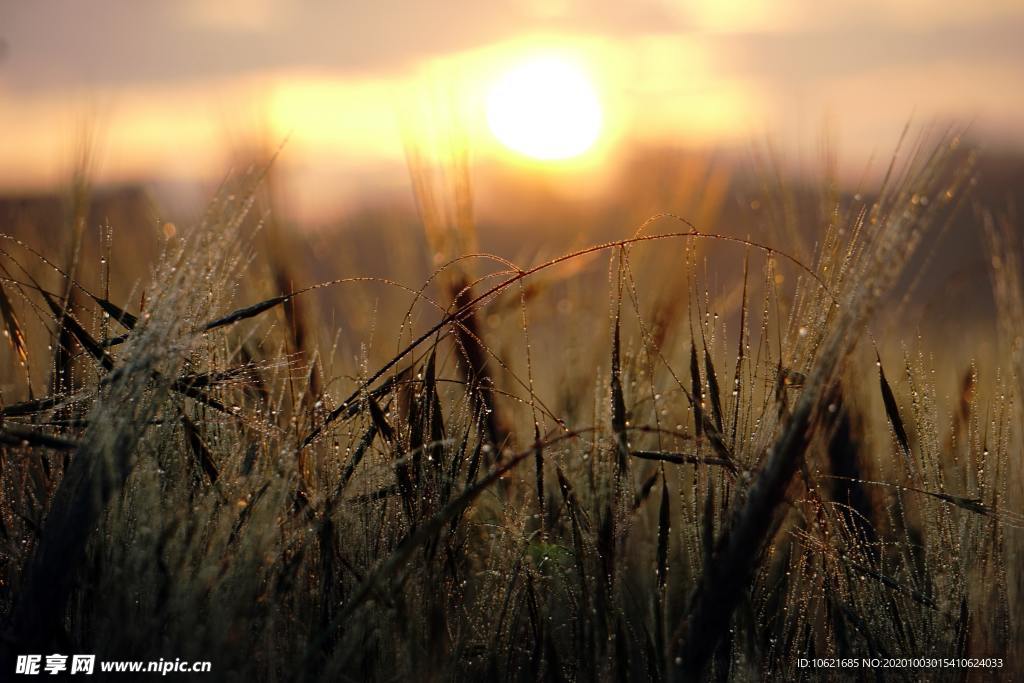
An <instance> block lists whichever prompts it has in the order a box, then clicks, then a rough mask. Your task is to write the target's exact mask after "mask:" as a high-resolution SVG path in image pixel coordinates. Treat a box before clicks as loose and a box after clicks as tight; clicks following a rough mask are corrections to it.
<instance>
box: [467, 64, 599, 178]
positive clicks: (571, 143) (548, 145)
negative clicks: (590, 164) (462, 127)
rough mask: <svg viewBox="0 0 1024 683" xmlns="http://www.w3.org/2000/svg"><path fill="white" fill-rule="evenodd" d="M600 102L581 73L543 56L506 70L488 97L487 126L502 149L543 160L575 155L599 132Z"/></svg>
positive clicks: (590, 144)
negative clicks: (505, 148) (501, 145)
mask: <svg viewBox="0 0 1024 683" xmlns="http://www.w3.org/2000/svg"><path fill="white" fill-rule="evenodd" d="M601 121H602V115H601V104H600V102H599V101H598V98H597V93H596V92H595V91H594V87H593V86H592V85H591V82H590V80H589V79H588V78H587V75H586V74H585V73H584V72H583V70H582V69H580V68H579V67H577V66H576V65H575V64H573V63H571V62H570V61H568V60H565V59H561V58H558V57H542V58H536V59H533V60H530V61H528V62H525V63H523V64H521V65H519V66H517V67H515V68H513V69H512V70H510V71H508V72H507V73H506V74H505V75H504V76H503V77H502V78H501V79H500V80H499V81H498V83H497V84H495V85H494V87H493V88H492V89H491V91H490V95H489V96H488V98H487V123H488V126H489V127H490V129H491V133H493V135H494V137H495V138H497V139H498V141H499V142H501V143H502V144H503V145H504V146H505V147H507V148H509V149H511V150H512V151H514V152H518V153H519V154H523V155H525V156H528V157H531V158H533V159H537V160H541V161H558V160H562V159H571V158H573V157H577V156H579V155H581V154H583V153H584V152H586V151H587V150H588V149H590V148H591V147H592V146H593V144H594V142H595V141H596V140H597V136H598V134H599V133H600V132H601Z"/></svg>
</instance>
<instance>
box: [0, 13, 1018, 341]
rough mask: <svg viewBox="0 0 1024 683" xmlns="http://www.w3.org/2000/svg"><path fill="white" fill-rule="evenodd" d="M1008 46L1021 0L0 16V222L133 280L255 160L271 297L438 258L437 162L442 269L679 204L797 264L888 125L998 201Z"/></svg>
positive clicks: (974, 236)
mask: <svg viewBox="0 0 1024 683" xmlns="http://www.w3.org/2000/svg"><path fill="white" fill-rule="evenodd" d="M1021 35H1024V5H1022V4H1021V3H1020V2H1019V0H988V1H987V2H984V3H971V2H959V1H955V0H953V1H951V0H941V1H939V2H935V1H933V0H927V1H926V0H901V1H899V2H891V1H883V0H860V1H858V2H852V1H849V0H843V1H840V2H829V3H816V2H804V1H800V0H773V1H771V2H769V1H767V0H751V1H749V2H741V1H736V0H720V1H716V2H699V1H693V0H637V1H636V2H629V3H623V2H612V1H606V0H596V1H587V2H583V1H582V0H496V1H494V2H487V3H480V2H470V1H468V0H458V1H446V2H429V3H428V2H409V1H406V2H398V1H395V0H381V1H378V2H372V3H369V2H367V3H330V2H314V1H309V0H307V1H302V2H285V1H284V0H221V1H219V2H205V1H202V0H182V1H181V2H174V3H138V2H116V1H113V0H94V1H93V2H88V3H83V2H71V1H53V0H41V1H39V2H31V3H28V2H12V1H7V2H0V221H2V222H3V226H4V227H3V228H2V230H3V231H6V232H11V233H17V234H21V235H23V236H25V235H27V236H28V237H29V238H30V241H31V242H32V243H33V244H35V245H36V246H38V247H41V248H42V247H45V246H47V244H50V243H52V244H57V243H61V244H63V242H61V241H60V240H57V239H56V238H55V237H54V235H55V234H57V233H56V232H55V231H56V228H55V227H54V226H58V227H59V226H67V225H70V224H73V223H75V222H76V221H77V222H78V223H79V224H80V225H79V227H80V228H81V229H82V230H84V231H86V233H85V234H90V233H89V232H88V231H93V232H96V234H97V235H98V234H99V233H98V231H99V230H100V226H108V227H109V229H110V231H111V232H112V233H113V234H114V243H115V246H114V255H115V256H117V252H118V249H121V250H122V251H123V253H122V254H121V255H120V257H119V258H117V259H115V260H114V262H115V263H116V264H117V266H116V267H120V268H125V269H128V270H131V267H132V266H136V265H137V264H138V263H144V262H146V261H147V259H148V258H149V257H151V256H153V255H155V253H156V251H157V250H158V248H159V239H160V238H161V236H166V235H167V234H172V233H173V232H174V230H175V225H176V224H181V223H182V222H189V221H194V220H196V219H197V218H198V217H199V216H200V215H201V212H202V208H203V207H204V206H205V204H206V203H207V201H208V200H209V198H210V197H211V196H212V194H213V193H214V191H215V189H216V188H217V187H218V186H219V185H220V184H221V183H222V181H223V180H224V179H225V178H226V177H228V176H229V175H230V174H231V173H232V172H235V173H237V172H239V171H240V170H243V169H245V168H247V167H249V166H250V165H252V164H256V165H257V166H258V165H260V164H265V163H266V162H267V160H269V159H270V158H272V157H274V155H275V154H276V155H277V156H276V161H275V162H274V165H273V168H272V171H271V175H270V177H269V180H268V183H267V189H266V191H265V193H264V196H262V197H261V206H260V211H261V212H262V213H260V216H263V217H266V216H269V217H270V218H271V221H270V222H271V223H272V227H273V229H272V230H271V231H270V234H271V237H270V238H269V239H270V244H271V246H272V248H277V249H278V250H279V251H280V250H285V251H288V252H289V255H288V259H289V262H290V263H291V264H292V265H291V266H290V270H289V273H290V274H289V275H288V276H287V278H286V279H287V280H289V281H291V280H294V279H296V278H297V279H299V280H301V282H300V283H295V284H308V283H310V282H313V281H316V280H317V279H329V278H330V277H337V276H339V275H341V274H348V273H351V272H360V273H366V272H369V273H373V274H378V275H387V274H398V275H399V276H400V278H399V279H400V280H401V281H402V282H406V283H409V284H418V283H419V282H422V281H423V280H424V279H425V278H426V277H427V276H428V275H429V273H430V271H431V270H432V267H433V266H432V264H433V263H436V262H437V261H438V260H440V259H442V258H444V257H445V256H447V255H446V254H443V253H441V251H443V250H441V249H439V248H438V247H437V244H436V240H435V241H434V242H433V243H430V244H428V242H431V241H430V236H429V235H426V236H425V235H424V231H423V228H422V225H421V223H422V222H423V220H422V218H423V216H422V213H423V212H422V210H423V206H422V200H423V197H424V196H425V195H424V192H426V193H427V194H429V193H430V192H432V191H433V190H432V189H430V188H431V187H433V188H435V189H436V188H438V187H439V188H440V189H439V190H438V192H439V193H440V194H441V195H442V196H443V197H450V196H451V192H450V190H451V187H452V183H453V181H452V178H451V177H445V176H443V174H442V176H441V177H440V180H439V181H438V180H437V177H435V176H433V175H431V174H432V171H431V169H433V168H435V166H438V165H439V166H440V167H445V166H447V167H451V166H452V160H453V159H454V160H455V166H457V167H458V168H459V169H462V170H460V171H459V173H461V175H459V176H458V177H457V178H456V181H457V183H456V184H458V183H462V184H467V185H471V194H472V211H471V213H472V217H471V220H472V221H473V223H474V225H475V226H476V227H475V230H474V231H473V234H472V239H471V240H470V242H472V244H464V245H461V246H462V248H463V249H466V248H469V247H470V246H472V247H474V248H477V247H478V248H481V249H483V250H487V251H493V252H496V253H499V254H502V255H504V256H507V257H510V258H514V259H516V260H517V262H519V263H521V264H523V265H526V264H528V263H531V262H536V261H537V259H539V258H543V257H545V256H547V257H550V256H552V255H555V254H556V253H559V252H560V251H561V250H564V249H566V248H569V247H571V246H573V245H578V244H583V243H589V242H593V241H595V240H597V239H605V238H611V237H623V236H627V235H629V234H631V233H632V232H633V230H634V229H635V228H636V226H637V225H639V223H640V222H642V221H643V220H644V219H645V218H647V217H649V216H650V215H652V214H655V213H659V212H663V211H673V212H677V213H679V214H681V215H684V216H686V217H687V218H688V219H690V220H691V221H693V222H694V223H695V224H697V225H698V226H700V227H701V229H703V230H719V231H721V232H723V233H728V234H732V235H738V236H741V237H746V236H752V237H757V238H759V239H761V240H762V241H765V242H768V243H771V244H774V245H775V246H779V247H782V248H785V249H788V250H789V251H791V252H792V253H794V255H797V256H804V257H809V255H810V253H812V251H813V245H814V243H815V240H816V237H817V236H818V235H817V232H816V231H817V230H818V229H819V228H820V229H821V230H824V227H825V225H827V222H828V217H827V216H826V217H823V216H819V215H817V214H816V213H815V212H816V211H817V210H818V209H819V208H820V206H821V205H820V204H819V203H815V202H816V201H817V199H816V197H818V195H819V190H820V189H821V188H822V187H823V186H826V185H827V186H829V187H830V188H831V189H833V190H837V191H840V192H842V193H843V194H844V195H849V196H850V197H855V196H858V195H861V194H863V195H864V197H865V199H866V198H868V197H870V192H871V191H872V189H871V188H877V184H878V182H879V180H880V178H881V176H882V175H883V174H884V172H885V170H886V168H887V166H888V164H889V160H890V158H891V156H892V154H893V151H894V149H895V148H896V146H897V143H898V141H899V139H900V136H901V133H902V131H903V130H904V127H905V126H906V125H907V124H908V122H910V123H911V131H912V132H911V134H910V136H909V142H907V143H905V146H904V148H905V149H906V148H908V147H912V146H913V142H914V140H915V139H917V135H918V131H919V130H920V129H925V130H927V131H931V132H936V131H942V130H944V129H945V128H946V127H949V126H957V127H960V128H962V129H964V130H965V131H966V132H965V138H966V140H967V141H968V142H969V143H970V144H971V146H972V147H975V148H977V149H978V150H979V161H978V168H979V177H980V178H981V180H982V182H980V183H979V185H978V189H977V191H976V196H975V199H974V201H980V202H982V203H983V204H986V205H991V206H995V207H996V208H998V209H1002V208H1004V207H1006V206H1010V205H1013V204H1014V203H1015V202H1017V199H1016V198H1017V197H1018V196H1019V194H1020V192H1021V190H1020V187H1021V184H1020V182H1019V179H1020V178H1021V177H1022V175H1021V173H1022V170H1024V165H1022V163H1021V161H1020V159H1021V155H1020V152H1021V150H1022V148H1024V118H1022V117H1021V116H1020V112H1021V111H1022V110H1024V87H1022V86H1024V41H1022V40H1020V36H1021ZM530 65H533V66H532V67H531V66H530ZM524 69H525V71H524ZM531 69H532V71H531ZM563 70H565V71H567V75H566V74H562V71H563ZM560 74H561V75H560ZM563 76H564V78H563ZM517 79H518V80H517ZM524 79H525V82H526V85H525V86H524V85H523V82H524ZM560 79H561V80H560ZM534 85H535V86H536V88H533V86H534ZM531 88H533V89H532V90H531ZM567 93H568V94H567ZM531 117H532V118H531ZM538 117H539V118H538ZM524 121H526V122H527V123H523V122H524ZM530 121H532V123H530ZM551 121H556V122H558V125H560V126H561V128H557V127H556V128H554V129H552V130H542V129H544V128H545V126H548V124H549V123H550V122H551ZM545 135H546V136H548V137H545ZM551 136H554V140H553V141H552V140H550V139H549V138H550V137H551ZM566 141H568V143H569V147H568V148H566V149H562V148H560V147H558V145H559V144H560V143H564V142H566ZM537 145H540V147H539V148H538V146H537ZM544 145H547V147H545V146H544ZM552 145H554V146H552ZM453 149H454V150H456V151H455V153H454V154H453V153H452V150H453ZM439 150H441V152H440V153H439ZM410 159H411V160H412V162H413V163H412V166H413V168H414V170H416V169H418V170H416V172H415V173H413V174H412V176H411V174H410ZM438 159H440V161H439V162H438ZM417 174H419V176H420V177H421V178H422V177H424V176H427V177H429V178H431V180H430V181H429V182H424V183H422V187H420V206H419V209H420V210H419V211H417V200H416V196H417V195H416V192H415V191H414V185H415V183H414V179H415V178H416V177H417ZM86 187H87V188H88V191H87V192H85V191H84V190H83V188H86ZM76 188H78V189H77V190H76ZM424 188H427V189H426V190H424ZM76 192H77V194H76ZM76 197H77V198H76ZM443 197H442V199H443ZM442 203H443V201H442ZM462 208H463V209H465V208H466V207H462ZM801 216H802V217H801ZM976 218H977V213H972V211H971V210H967V211H964V212H961V214H960V215H959V216H958V218H957V222H956V225H955V226H954V228H953V229H951V230H948V231H947V233H946V234H945V236H944V237H943V241H942V243H941V244H940V245H938V246H936V245H929V248H928V249H926V250H924V252H925V254H924V255H923V256H922V257H921V259H922V260H921V268H922V269H923V268H925V267H927V269H928V270H927V271H926V272H925V273H923V274H922V273H912V275H911V278H910V279H911V281H912V282H914V283H917V284H918V286H919V287H920V292H919V293H917V294H916V295H915V298H914V306H915V307H916V309H915V310H916V311H917V314H915V315H908V314H907V313H906V311H905V310H904V309H901V310H900V313H899V315H900V316H901V319H903V318H906V320H910V321H911V323H910V325H911V327H912V326H913V325H917V324H919V323H918V321H919V320H920V319H921V318H922V316H924V315H925V313H927V312H928V311H929V310H931V311H932V312H935V310H936V309H938V316H937V318H936V319H937V320H938V322H937V323H936V324H943V323H942V320H943V316H942V311H943V310H950V311H951V310H957V311H958V314H957V320H951V321H947V322H948V324H949V325H951V326H952V327H951V329H954V330H955V329H957V326H958V325H960V324H961V323H962V321H961V320H960V319H959V318H961V317H962V316H964V315H975V314H977V315H979V316H982V317H987V313H986V311H988V310H989V309H990V308H991V304H990V297H989V296H988V294H987V291H988V279H987V275H986V256H985V253H984V249H983V248H982V240H981V239H980V237H979V230H980V228H978V222H977V220H976ZM677 228H678V226H676V228H672V226H666V229H677ZM794 236H798V237H799V239H798V240H797V241H799V242H801V243H800V244H797V243H794V241H793V239H794ZM477 241H478V244H477V243H476V242H477ZM100 242H101V240H100V239H99V237H95V236H94V237H87V238H86V239H84V241H82V248H83V249H84V250H85V251H84V252H83V253H84V254H85V257H84V262H85V261H88V251H89V249H93V251H96V250H97V249H99V247H98V246H96V245H99V244H100ZM67 244H70V242H68V243H67ZM282 244H283V245H286V246H281V245H282ZM395 244H401V245H405V246H407V247H408V246H410V245H411V247H412V248H410V249H401V250H399V249H395V248H393V245H395ZM90 245H92V246H90ZM57 248H60V249H66V248H68V247H66V246H59V247H57ZM431 250H432V251H433V254H432V256H433V258H426V259H424V258H421V256H420V255H421V254H430V253H431ZM736 256H737V254H735V253H733V254H732V257H729V258H727V259H726V260H725V261H724V262H723V263H724V265H721V266H720V267H721V268H726V269H728V270H729V272H732V271H737V270H738V269H739V267H740V265H739V264H740V259H738V258H734V257H736ZM282 258H283V257H282ZM717 267H718V266H716V268H717ZM715 272H716V273H717V271H715ZM296 273H297V274H298V275H295V274H296ZM127 276H128V277H127V282H133V281H135V280H134V279H133V278H134V277H137V276H139V273H138V272H134V273H132V272H129V273H127ZM275 277H276V278H277V280H279V282H278V284H279V285H280V286H281V288H287V286H288V284H289V282H285V281H281V280H282V279H284V278H285V276H283V275H281V274H280V273H278V274H277V275H276V276H275ZM721 279H722V280H725V279H726V278H725V276H724V275H723V276H722V278H721ZM126 287H127V286H126ZM129 289H130V287H127V289H126V290H125V293H124V294H125V295H127V291H128V290H129ZM954 300H962V302H967V303H969V304H970V305H969V306H952V305H948V306H947V305H946V304H949V303H950V302H951V301H954ZM937 301H938V302H942V304H943V305H941V306H937V305H936V302H937Z"/></svg>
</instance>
